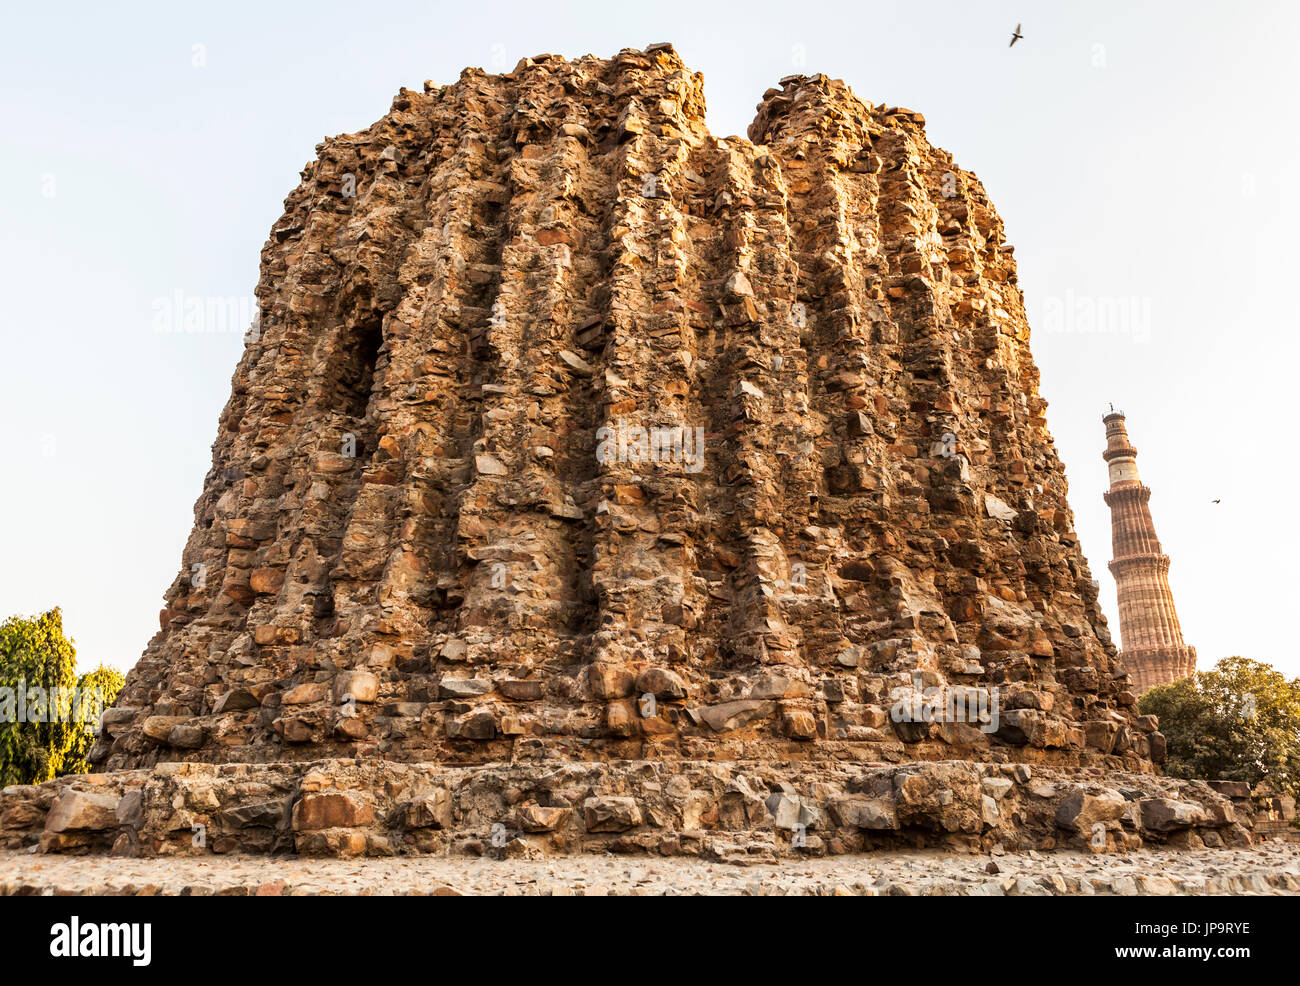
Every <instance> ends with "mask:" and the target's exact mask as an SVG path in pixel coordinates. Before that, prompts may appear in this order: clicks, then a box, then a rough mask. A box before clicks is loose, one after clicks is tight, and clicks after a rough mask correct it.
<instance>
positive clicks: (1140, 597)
mask: <svg viewBox="0 0 1300 986" xmlns="http://www.w3.org/2000/svg"><path fill="white" fill-rule="evenodd" d="M1101 420H1102V421H1103V422H1104V423H1105V425H1106V451H1105V452H1103V453H1102V458H1103V459H1105V460H1106V463H1107V466H1108V468H1109V470H1110V490H1109V491H1108V492H1107V493H1106V494H1105V497H1106V504H1107V506H1109V507H1110V528H1111V541H1112V547H1113V552H1114V560H1113V561H1111V563H1110V570H1111V573H1112V574H1113V575H1114V576H1115V584H1116V587H1117V589H1118V595H1119V633H1120V642H1121V644H1122V645H1123V651H1122V654H1121V657H1122V659H1123V662H1124V667H1125V669H1126V670H1127V671H1128V673H1129V675H1130V676H1131V677H1132V679H1133V684H1134V686H1135V687H1136V688H1137V690H1138V694H1141V693H1142V692H1145V691H1146V690H1147V689H1148V688H1152V687H1154V686H1155V685H1167V684H1169V683H1170V682H1171V681H1177V680H1178V679H1180V678H1186V677H1188V676H1189V675H1191V674H1192V673H1193V672H1194V671H1195V670H1196V648H1194V647H1188V646H1187V645H1186V644H1185V643H1183V631H1182V628H1181V627H1179V625H1178V612H1177V610H1176V609H1175V608H1174V595H1173V593H1172V592H1171V591H1170V589H1169V556H1168V555H1165V554H1162V553H1161V551H1160V542H1159V541H1158V540H1156V529H1155V525H1154V524H1153V523H1152V522H1151V509H1150V507H1148V506H1147V502H1148V501H1149V500H1150V499H1151V490H1150V489H1148V488H1147V487H1145V486H1143V485H1142V480H1141V479H1140V478H1139V476H1138V467H1137V449H1135V448H1134V447H1133V445H1132V444H1131V443H1130V442H1129V440H1128V430H1127V429H1126V427H1125V425H1124V412H1123V411H1114V410H1112V411H1111V413H1110V414H1107V415H1106V416H1105V417H1104V418H1102V419H1101Z"/></svg>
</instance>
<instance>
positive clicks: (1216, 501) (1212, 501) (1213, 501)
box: [1210, 500, 1219, 503]
mask: <svg viewBox="0 0 1300 986" xmlns="http://www.w3.org/2000/svg"><path fill="white" fill-rule="evenodd" d="M1210 502H1211V503H1218V502H1219V501H1218V500H1211V501H1210Z"/></svg>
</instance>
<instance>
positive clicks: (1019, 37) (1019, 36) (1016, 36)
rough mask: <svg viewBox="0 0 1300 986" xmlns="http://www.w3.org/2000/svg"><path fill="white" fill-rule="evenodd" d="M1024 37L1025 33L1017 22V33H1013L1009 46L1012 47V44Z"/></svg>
mask: <svg viewBox="0 0 1300 986" xmlns="http://www.w3.org/2000/svg"><path fill="white" fill-rule="evenodd" d="M1023 37H1024V35H1023V34H1021V33H1020V25H1019V24H1017V25H1016V33H1015V34H1013V35H1011V44H1009V45H1007V47H1008V48H1010V47H1011V46H1012V45H1014V44H1015V43H1016V42H1017V41H1019V40H1020V39H1021V38H1023Z"/></svg>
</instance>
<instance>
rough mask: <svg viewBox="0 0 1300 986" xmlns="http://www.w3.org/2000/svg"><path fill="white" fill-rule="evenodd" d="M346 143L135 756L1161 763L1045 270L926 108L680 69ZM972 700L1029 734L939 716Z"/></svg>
mask: <svg viewBox="0 0 1300 986" xmlns="http://www.w3.org/2000/svg"><path fill="white" fill-rule="evenodd" d="M317 151H318V156H317V158H316V159H315V160H314V161H312V162H311V163H309V164H308V165H307V166H306V168H305V169H304V170H303V172H302V183H301V184H300V185H299V186H298V188H297V189H296V190H294V191H293V192H292V194H291V195H290V196H289V198H288V199H287V200H286V204H285V212H284V215H283V217H282V218H281V219H280V220H279V221H278V222H277V223H276V224H275V226H274V227H273V229H272V230H271V237H270V239H269V241H268V242H267V244H266V246H265V248H264V249H263V251H262V273H261V280H260V282H259V284H258V287H257V296H258V299H259V302H260V327H259V331H258V332H256V333H254V334H253V335H250V338H249V340H248V345H247V350H246V352H245V354H244V356H243V358H242V359H241V361H240V363H239V365H238V367H237V368H236V370H235V374H234V379H233V388H232V394H231V397H230V401H229V403H228V404H227V406H226V409H225V411H224V413H223V414H222V416H221V420H220V422H219V425H218V430H217V437H216V442H215V444H214V447H213V467H212V470H211V471H210V472H209V474H208V476H207V479H206V481H205V484H204V488H203V492H202V495H201V496H200V497H199V500H198V503H197V505H196V508H195V525H194V530H193V533H192V534H191V536H190V539H189V543H188V545H187V546H186V548H185V551H184V554H183V556H182V559H181V565H180V571H179V574H178V576H177V578H176V580H175V581H174V582H173V584H172V585H171V587H170V588H169V589H168V590H167V592H166V595H165V599H166V605H165V608H164V609H163V611H162V614H161V629H160V631H159V633H158V634H157V635H156V636H155V637H154V639H153V640H152V641H151V642H150V643H149V646H148V648H147V650H146V651H145V653H144V656H143V657H142V658H141V660H140V661H139V663H138V664H137V665H136V666H135V667H134V668H133V669H132V670H131V672H130V674H129V676H128V682H127V685H126V687H125V688H124V689H123V691H122V693H121V696H120V698H119V700H118V703H117V707H116V708H114V709H112V710H110V711H109V713H108V714H107V715H106V717H105V720H104V732H103V734H102V736H101V737H100V741H99V742H98V743H97V745H96V748H95V750H94V753H93V757H94V758H95V759H96V761H97V762H98V764H99V765H100V769H116V768H136V767H148V766H151V765H153V764H155V763H158V762H159V761H176V760H189V761H206V762H245V763H264V762H268V761H278V762H286V761H291V762H304V761H309V760H313V759H318V758H323V757H336V758H361V759H363V760H366V759H371V758H374V759H379V758H382V759H384V760H389V761H404V762H410V763H416V762H419V763H430V764H444V765H445V764H485V763H519V762H521V761H551V762H554V761H588V762H591V761H603V762H609V761H612V760H614V759H617V758H623V759H628V760H633V759H640V760H641V761H644V762H652V761H653V762H664V761H669V760H673V759H677V760H682V761H685V760H693V761H704V760H726V759H729V760H733V761H759V760H761V761H769V762H771V761H776V760H778V759H779V760H783V761H805V762H809V761H822V762H829V761H831V760H832V759H833V760H838V761H841V762H843V761H855V762H866V761H873V762H880V761H885V762H893V763H901V762H907V761H914V760H952V759H966V760H974V761H983V762H986V763H1003V764H1005V763H1008V762H1025V761H1033V762H1036V763H1048V764H1061V765H1065V766H1076V767H1077V766H1080V765H1088V766H1102V767H1111V768H1114V767H1127V768H1129V769H1132V770H1137V771H1149V770H1151V758H1152V756H1153V753H1156V751H1158V749H1160V748H1162V747H1163V742H1162V738H1161V737H1160V736H1159V734H1158V733H1155V732H1154V730H1155V724H1154V721H1145V720H1144V721H1139V720H1138V719H1137V717H1136V713H1135V711H1134V703H1135V697H1134V695H1133V693H1132V691H1131V690H1130V688H1129V684H1128V681H1127V678H1126V677H1125V676H1124V674H1123V672H1122V670H1121V669H1120V667H1119V665H1118V660H1117V654H1116V650H1115V647H1114V645H1113V644H1112V642H1111V640H1110V637H1109V634H1108V633H1107V630H1106V627H1105V621H1104V618H1103V617H1102V615H1101V613H1100V610H1099V608H1098V605H1097V593H1096V589H1095V587H1094V586H1093V583H1092V580H1091V578H1090V573H1089V571H1088V566H1087V563H1086V561H1085V559H1084V557H1083V554H1082V552H1081V550H1080V547H1079V542H1078V538H1077V536H1076V535H1075V533H1074V524H1073V517H1072V515H1071V512H1070V508H1069V504H1068V503H1067V500H1066V482H1065V476H1064V472H1063V470H1062V467H1061V463H1060V461H1059V459H1058V458H1057V454H1056V451H1055V449H1054V447H1053V443H1052V440H1051V438H1050V436H1049V435H1048V432H1047V427H1046V419H1045V417H1044V412H1045V408H1046V402H1045V401H1044V400H1043V399H1042V398H1041V397H1039V396H1038V392H1037V384H1038V371H1037V369H1036V368H1035V366H1034V363H1033V360H1032V358H1031V356H1030V352H1029V327H1028V324H1027V321H1026V317H1025V310H1024V304H1023V297H1022V293H1021V290H1020V288H1019V286H1018V284H1017V275H1016V265H1015V262H1014V259H1013V248H1012V246H1011V245H1010V244H1009V243H1008V242H1007V241H1006V238H1005V235H1004V232H1003V227H1002V222H1001V220H1000V219H999V218H998V216H997V213H996V212H995V211H994V209H993V206H992V203H990V201H989V199H988V197H987V195H986V194H985V191H984V189H983V187H982V186H981V185H980V183H979V181H978V180H977V179H976V177H975V176H974V175H973V174H972V173H971V172H969V171H965V170H962V169H961V168H959V167H957V165H956V164H955V163H954V162H953V159H952V157H951V155H949V154H948V153H947V152H945V151H942V150H939V149H937V148H935V147H933V146H932V145H931V144H930V143H929V142H928V140H927V139H926V136H925V121H924V119H923V118H922V117H921V115H920V114H918V113H915V112H913V111H910V110H905V109H901V108H897V107H895V108H889V107H886V106H873V105H871V104H868V103H863V102H861V101H859V100H858V99H857V98H856V97H855V96H854V95H853V94H852V92H850V91H849V89H848V88H847V87H846V86H845V85H844V84H843V83H842V82H839V81H833V80H830V79H828V78H826V77H825V76H820V75H818V76H812V77H805V76H794V77H791V78H788V79H785V80H783V82H782V86H781V88H779V89H771V90H769V91H768V92H767V93H766V94H765V95H764V97H763V101H762V103H761V104H760V106H759V107H758V113H757V117H756V119H755V121H754V123H753V125H752V126H751V127H750V129H749V139H748V140H746V139H741V138H733V137H728V138H726V139H722V138H718V137H714V136H712V135H711V134H709V133H708V131H707V129H706V128H705V124H704V95H703V81H702V79H701V77H700V76H699V75H697V74H692V73H691V72H689V71H688V70H687V69H686V68H685V67H684V66H683V64H682V62H681V60H680V59H679V58H678V56H677V55H676V53H675V52H674V51H673V50H672V49H671V48H670V47H669V46H666V45H662V46H653V47H652V48H651V49H649V50H648V51H646V52H638V51H631V50H627V51H624V52H622V53H620V54H619V55H617V56H616V57H614V58H611V59H608V60H604V59H599V58H595V57H584V58H581V59H578V60H575V61H568V60H565V59H563V58H559V57H556V56H549V55H548V56H540V57H538V58H536V59H529V60H525V61H524V62H522V63H520V65H519V66H517V67H516V69H515V70H514V71H513V72H511V73H508V74H502V75H489V74H486V73H484V72H482V71H480V70H466V71H465V72H464V73H463V74H462V76H461V78H460V81H459V82H457V83H456V84H454V85H446V86H436V85H433V84H428V83H426V85H425V88H424V91H423V92H412V91H408V90H405V89H403V90H402V91H401V92H400V93H399V94H398V95H397V97H396V99H395V100H394V102H393V105H392V108H391V110H390V112H389V113H388V115H387V116H385V117H384V118H383V119H381V120H380V121H379V122H378V123H375V124H374V125H373V126H371V127H369V128H368V129H366V130H364V131H362V132H360V133H356V134H351V135H346V136H342V137H338V138H334V139H331V140H326V141H325V142H324V143H322V144H320V145H319V147H318V148H317ZM1116 466H1118V463H1116ZM1113 468H1114V467H1113ZM1141 493H1142V494H1144V493H1145V491H1144V490H1143V491H1141ZM1112 495H1113V496H1118V497H1121V498H1124V497H1128V498H1131V497H1135V496H1139V494H1131V493H1129V492H1127V491H1120V490H1118V489H1117V491H1116V493H1114V494H1112ZM1126 502H1127V501H1126ZM1142 503H1143V504H1144V503H1145V501H1144V500H1142ZM1143 509H1144V507H1143ZM1148 525H1149V521H1148ZM1117 530H1118V527H1117ZM1126 543H1127V542H1126ZM1118 544H1119V542H1118V541H1117V545H1118ZM1154 550H1157V551H1158V548H1156V549H1154ZM1124 564H1127V562H1124V563H1120V567H1121V568H1123V565H1124ZM199 576H201V577H199ZM1161 584H1163V583H1161ZM1166 591H1167V590H1166ZM1171 614H1172V607H1171ZM1173 626H1174V629H1175V630H1176V626H1177V625H1176V623H1174V624H1173ZM1179 643H1180V644H1181V641H1179ZM1142 646H1145V645H1142ZM1139 652H1141V651H1140V647H1139ZM1141 666H1142V665H1139V667H1141ZM954 693H960V694H962V695H965V696H970V695H972V694H974V695H979V696H981V699H982V700H983V699H984V698H987V697H989V696H990V695H991V696H992V699H993V700H994V701H996V702H997V703H998V708H997V710H996V711H997V713H998V714H997V716H996V718H995V719H994V720H993V721H987V722H985V721H981V722H972V721H970V720H961V719H953V718H951V717H946V716H943V715H940V716H926V715H921V716H912V715H909V714H907V711H908V710H911V709H915V708H916V707H917V705H918V704H919V703H920V700H921V696H922V695H923V694H924V696H925V699H924V701H925V702H926V703H930V702H931V700H932V699H933V700H935V702H937V703H938V704H939V705H943V704H946V703H947V702H948V699H950V697H951V696H952V695H953V694H954ZM914 699H916V700H917V701H913V700H914ZM900 709H901V710H903V712H902V713H900V711H899V710H900ZM1146 720H1150V717H1146ZM1156 755H1158V753H1156ZM973 790H975V791H976V800H975V804H976V805H977V807H978V804H979V798H978V785H976V787H975V788H974V789H973ZM984 800H985V801H988V800H989V799H988V798H987V797H986V798H985V799H984ZM977 813H978V812H977ZM977 827H978V825H977Z"/></svg>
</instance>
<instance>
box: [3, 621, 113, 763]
mask: <svg viewBox="0 0 1300 986" xmlns="http://www.w3.org/2000/svg"><path fill="white" fill-rule="evenodd" d="M121 686H122V676H121V675H120V674H119V673H118V672H116V671H114V670H113V669H112V668H106V667H103V666H102V665H101V666H100V667H99V668H97V669H95V670H94V671H91V672H89V673H88V674H86V675H83V676H81V677H80V678H78V676H77V651H76V648H75V647H74V646H73V642H72V641H71V640H69V639H68V638H67V637H65V636H64V633H63V614H62V613H61V612H60V611H59V609H58V608H57V607H56V608H54V609H52V610H50V611H49V612H48V613H43V614H41V615H40V616H35V617H22V616H11V617H10V618H9V619H7V620H5V621H4V623H0V787H3V786H5V785H8V784H38V783H40V782H41V781H47V780H50V779H51V778H54V777H57V776H59V775H60V774H67V773H78V772H81V771H84V770H86V769H87V766H86V761H85V757H86V753H87V752H88V751H89V749H90V744H91V743H92V742H93V735H92V730H93V729H94V726H95V724H96V722H97V720H98V717H99V713H100V712H101V711H102V710H103V708H104V707H106V706H107V705H108V704H109V703H111V702H112V701H113V698H114V697H115V696H116V695H117V691H118V690H119V689H120V688H121Z"/></svg>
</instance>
